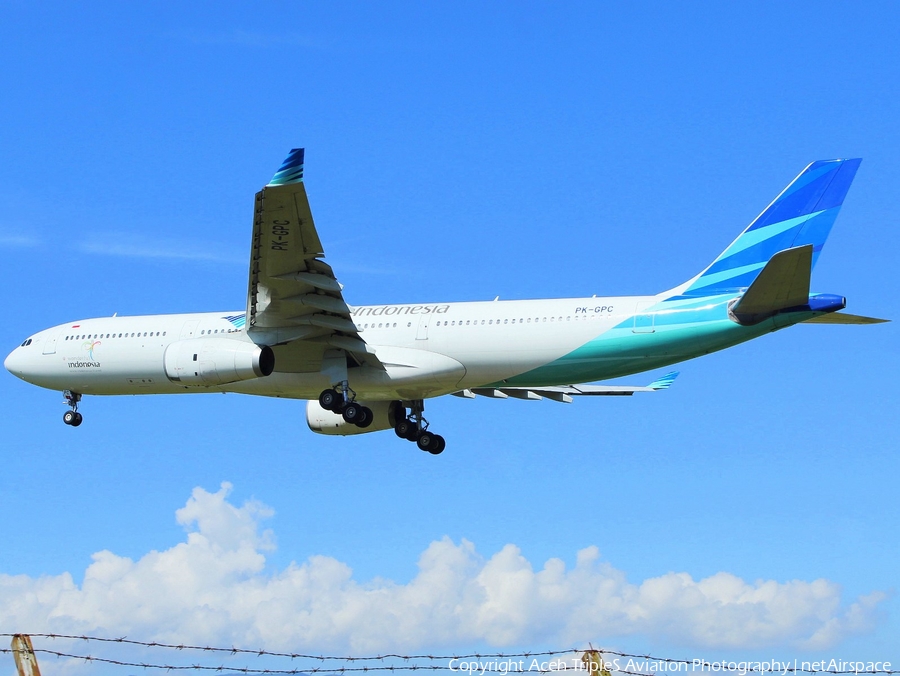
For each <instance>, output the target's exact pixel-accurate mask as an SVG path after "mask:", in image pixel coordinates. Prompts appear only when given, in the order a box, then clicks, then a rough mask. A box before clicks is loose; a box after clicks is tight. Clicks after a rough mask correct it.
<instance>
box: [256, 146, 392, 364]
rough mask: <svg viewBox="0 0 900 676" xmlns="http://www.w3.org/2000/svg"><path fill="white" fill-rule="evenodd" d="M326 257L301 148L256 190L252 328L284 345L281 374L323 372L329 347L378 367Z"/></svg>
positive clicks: (278, 359) (265, 339) (258, 337)
mask: <svg viewBox="0 0 900 676" xmlns="http://www.w3.org/2000/svg"><path fill="white" fill-rule="evenodd" d="M324 257H325V252H324V251H323V247H322V242H321V240H320V239H319V235H318V233H317V232H316V226H315V223H314V222H313V218H312V213H311V212H310V209H309V202H308V200H307V198H306V188H305V187H304V185H303V148H297V149H294V150H292V151H291V152H290V154H289V155H288V157H287V159H286V160H285V161H284V163H283V164H282V165H281V168H280V169H279V170H278V172H277V173H276V174H275V176H274V177H273V178H272V180H271V181H270V182H269V183H268V185H266V186H265V187H264V188H263V189H262V190H260V191H259V192H258V193H256V204H255V207H254V211H253V239H252V246H251V250H250V282H249V288H248V290H247V331H248V333H249V335H250V336H251V337H252V338H253V340H254V341H255V342H257V343H262V344H266V345H269V346H284V347H283V348H281V349H279V350H278V351H277V352H276V364H278V367H277V368H278V370H279V371H281V370H288V371H314V370H318V369H319V367H320V364H321V360H322V355H323V353H324V351H325V350H326V349H328V348H329V347H330V348H337V349H341V350H345V351H346V352H349V353H351V354H352V355H353V356H354V357H355V358H356V360H357V361H358V362H359V363H367V364H369V365H373V366H379V367H380V366H381V364H380V362H378V360H377V358H376V357H375V356H374V354H373V352H372V350H371V348H370V347H369V346H368V345H366V343H365V341H364V340H363V339H362V338H361V337H360V336H359V333H358V332H357V331H356V327H355V326H354V324H353V320H352V318H351V316H350V308H349V307H348V306H347V303H346V302H345V301H344V297H343V294H342V286H341V285H340V284H339V283H338V281H337V279H336V278H335V275H334V271H333V270H332V269H331V266H330V265H328V264H327V263H326V262H325V261H324ZM283 366H284V367H285V368H282V367H283Z"/></svg>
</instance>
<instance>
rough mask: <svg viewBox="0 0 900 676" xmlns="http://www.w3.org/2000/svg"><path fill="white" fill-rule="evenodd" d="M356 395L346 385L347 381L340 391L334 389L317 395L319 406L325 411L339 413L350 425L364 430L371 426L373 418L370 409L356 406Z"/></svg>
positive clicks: (342, 384) (359, 405) (360, 405)
mask: <svg viewBox="0 0 900 676" xmlns="http://www.w3.org/2000/svg"><path fill="white" fill-rule="evenodd" d="M355 399H356V393H355V392H354V391H353V390H351V389H350V387H349V386H348V385H347V381H344V382H343V383H341V391H340V392H338V391H337V390H335V389H328V390H324V391H323V392H322V394H320V395H319V406H321V407H322V408H324V409H325V410H326V411H331V412H333V413H340V414H341V416H343V418H344V420H345V421H346V422H348V423H350V424H351V425H356V426H357V427H362V428H366V427H368V426H369V425H371V424H372V421H373V420H374V419H375V416H374V415H373V414H372V409H370V408H369V407H368V406H363V405H362V404H357V403H356V401H354V400H355Z"/></svg>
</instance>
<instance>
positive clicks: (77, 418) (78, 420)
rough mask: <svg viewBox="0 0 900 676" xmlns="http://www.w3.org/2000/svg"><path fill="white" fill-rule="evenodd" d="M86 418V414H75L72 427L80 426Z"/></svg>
mask: <svg viewBox="0 0 900 676" xmlns="http://www.w3.org/2000/svg"><path fill="white" fill-rule="evenodd" d="M82 420H84V416H82V415H81V414H80V413H76V414H75V420H74V421H73V422H72V427H78V426H79V425H80V424H81V421H82Z"/></svg>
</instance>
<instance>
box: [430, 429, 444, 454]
mask: <svg viewBox="0 0 900 676" xmlns="http://www.w3.org/2000/svg"><path fill="white" fill-rule="evenodd" d="M434 438H435V439H436V440H437V444H436V445H435V447H434V448H429V449H428V452H429V453H431V455H440V454H441V453H443V452H444V449H445V448H447V442H446V441H444V437H442V436H441V435H440V434H435V435H434Z"/></svg>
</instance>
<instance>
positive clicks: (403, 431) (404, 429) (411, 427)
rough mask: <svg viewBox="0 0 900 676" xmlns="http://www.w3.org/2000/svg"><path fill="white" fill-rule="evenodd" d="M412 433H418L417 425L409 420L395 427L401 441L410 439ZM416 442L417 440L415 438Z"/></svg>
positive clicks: (395, 432)
mask: <svg viewBox="0 0 900 676" xmlns="http://www.w3.org/2000/svg"><path fill="white" fill-rule="evenodd" d="M410 432H418V430H417V429H416V424H415V423H414V422H413V421H412V420H410V419H409V418H404V419H403V420H401V421H400V422H398V423H397V424H396V425H395V426H394V434H396V435H397V436H398V437H400V438H401V439H409V434H410ZM413 441H415V438H413Z"/></svg>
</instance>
